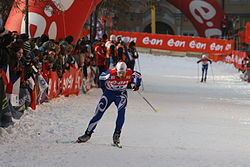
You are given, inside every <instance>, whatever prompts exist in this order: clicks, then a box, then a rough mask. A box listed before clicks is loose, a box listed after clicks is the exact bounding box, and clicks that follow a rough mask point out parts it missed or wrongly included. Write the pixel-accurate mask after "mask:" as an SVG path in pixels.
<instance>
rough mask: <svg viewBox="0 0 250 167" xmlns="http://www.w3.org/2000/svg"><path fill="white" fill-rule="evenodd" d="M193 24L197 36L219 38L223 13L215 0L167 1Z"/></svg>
mask: <svg viewBox="0 0 250 167" xmlns="http://www.w3.org/2000/svg"><path fill="white" fill-rule="evenodd" d="M168 1H169V2H170V3H171V4H173V5H174V6H175V7H177V8H178V9H180V10H181V11H182V12H183V13H184V14H185V16H186V17H187V18H189V20H190V21H191V22H192V23H193V24H194V26H195V28H196V30H197V31H198V33H199V36H202V37H208V38H209V37H217V36H221V34H222V32H221V22H222V20H223V19H224V11H223V9H222V8H221V7H220V5H219V3H218V1H217V0H185V1H184V0H182V1H181V0H178V1H177V0H168Z"/></svg>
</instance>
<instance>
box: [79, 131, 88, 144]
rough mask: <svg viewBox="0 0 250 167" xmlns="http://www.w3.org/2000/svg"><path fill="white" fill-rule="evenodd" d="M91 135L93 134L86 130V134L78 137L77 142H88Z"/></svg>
mask: <svg viewBox="0 0 250 167" xmlns="http://www.w3.org/2000/svg"><path fill="white" fill-rule="evenodd" d="M90 137H91V134H89V133H87V132H85V134H84V135H82V136H80V137H78V139H77V140H76V142H77V143H85V142H87V141H88V140H89V139H90Z"/></svg>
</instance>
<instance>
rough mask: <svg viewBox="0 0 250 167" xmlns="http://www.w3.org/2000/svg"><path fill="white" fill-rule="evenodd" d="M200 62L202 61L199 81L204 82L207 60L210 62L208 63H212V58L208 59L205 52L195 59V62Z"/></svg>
mask: <svg viewBox="0 0 250 167" xmlns="http://www.w3.org/2000/svg"><path fill="white" fill-rule="evenodd" d="M200 62H201V63H202V68H201V69H202V73H201V82H206V80H207V69H208V62H210V64H212V60H210V59H209V58H208V57H207V56H206V55H205V54H203V55H202V57H201V59H200V60H198V61H197V64H198V63H200Z"/></svg>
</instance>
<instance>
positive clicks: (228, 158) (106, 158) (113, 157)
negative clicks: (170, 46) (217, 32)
mask: <svg viewBox="0 0 250 167" xmlns="http://www.w3.org/2000/svg"><path fill="white" fill-rule="evenodd" d="M197 60H198V59H197V58H190V57H169V56H152V55H148V54H141V57H140V65H141V72H142V75H143V86H144V91H143V92H142V94H143V96H144V97H145V98H146V99H147V100H148V101H149V102H150V103H151V104H152V105H153V106H154V107H155V108H157V109H158V110H159V112H154V111H153V110H152V109H151V108H150V106H149V105H148V104H147V103H146V102H145V101H144V100H143V98H142V97H140V96H139V94H138V93H136V92H133V91H130V90H129V104H128V106H127V111H126V121H125V124H124V127H123V131H122V136H121V143H122V145H123V148H122V149H119V148H115V147H112V146H111V145H110V144H111V142H112V134H113V130H114V126H115V120H116V115H117V112H116V108H115V106H114V105H112V106H111V107H110V108H109V109H108V110H107V111H106V113H105V114H104V116H103V118H102V120H101V121H100V122H99V124H98V126H97V128H96V130H95V133H94V134H93V135H92V138H91V139H90V140H89V141H88V142H87V143H83V144H73V143H70V142H71V141H74V140H76V139H77V137H78V136H80V135H82V134H83V132H84V131H85V128H86V127H87V124H88V122H89V120H90V119H91V117H92V116H93V114H94V111H95V107H96V105H97V103H98V100H99V98H100V96H101V90H100V89H93V90H91V91H90V92H89V93H88V94H86V95H84V94H81V95H79V96H71V97H69V98H65V97H60V98H57V99H54V100H52V101H51V102H50V103H45V104H42V105H39V106H38V109H37V110H36V111H27V112H25V115H24V116H23V117H22V118H21V120H18V121H16V124H15V126H14V127H10V128H7V129H1V130H0V132H1V134H2V135H1V134H0V136H1V137H0V145H1V146H0V166H1V167H79V166H82V167H99V166H101V167H115V166H119V167H128V166H129V167H158V166H162V167H163V166H164V167H165V166H168V167H248V166H249V163H250V159H249V156H250V110H249V109H250V100H249V97H250V96H249V94H250V87H249V84H248V83H246V82H243V81H241V80H240V77H239V75H240V73H239V72H238V71H237V70H236V69H234V67H233V66H232V65H230V64H224V63H213V64H212V66H209V71H208V79H207V83H200V82H199V79H198V70H199V73H200V72H201V69H200V67H199V68H198V65H197V64H196V61H197ZM137 63H138V62H137ZM211 67H212V68H211ZM136 69H139V68H138V64H137V67H136ZM212 74H214V75H212ZM199 75H200V74H199Z"/></svg>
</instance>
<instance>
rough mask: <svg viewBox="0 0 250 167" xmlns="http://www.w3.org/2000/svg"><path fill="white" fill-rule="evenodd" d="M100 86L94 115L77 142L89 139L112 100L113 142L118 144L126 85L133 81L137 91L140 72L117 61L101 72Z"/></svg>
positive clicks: (123, 114) (124, 104)
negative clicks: (114, 112)
mask: <svg viewBox="0 0 250 167" xmlns="http://www.w3.org/2000/svg"><path fill="white" fill-rule="evenodd" d="M99 80H100V86H101V88H102V91H103V94H102V96H101V99H100V101H99V103H98V105H97V107H96V110H95V115H94V116H93V118H92V119H91V120H90V122H89V125H88V127H87V129H86V131H85V134H84V135H83V136H80V137H79V138H78V140H77V142H79V143H81V142H86V141H88V140H89V139H90V137H91V135H92V133H93V131H94V129H95V128H96V126H97V123H98V122H99V121H100V119H101V118H102V116H103V114H104V112H105V111H106V110H107V109H108V107H109V106H110V105H111V104H112V103H113V102H114V103H115V105H116V106H117V109H118V116H117V119H116V127H115V131H114V134H113V143H114V144H115V145H119V144H120V134H121V130H122V126H123V123H124V120H125V110H126V106H127V90H126V88H127V85H128V83H129V82H131V81H132V82H133V86H132V89H133V90H134V91H137V90H138V89H139V87H140V85H141V74H140V73H139V72H137V71H132V70H131V69H130V68H127V65H126V63H124V62H123V61H119V62H118V63H117V64H116V67H115V68H111V69H109V70H107V71H106V72H103V73H102V74H101V75H100V77H99Z"/></svg>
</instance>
